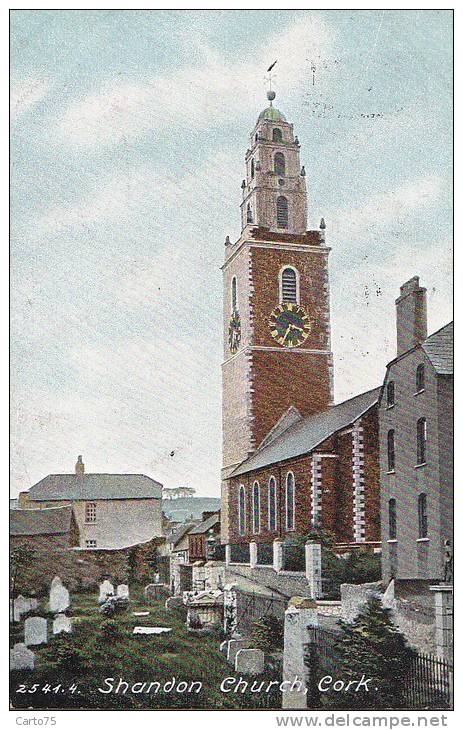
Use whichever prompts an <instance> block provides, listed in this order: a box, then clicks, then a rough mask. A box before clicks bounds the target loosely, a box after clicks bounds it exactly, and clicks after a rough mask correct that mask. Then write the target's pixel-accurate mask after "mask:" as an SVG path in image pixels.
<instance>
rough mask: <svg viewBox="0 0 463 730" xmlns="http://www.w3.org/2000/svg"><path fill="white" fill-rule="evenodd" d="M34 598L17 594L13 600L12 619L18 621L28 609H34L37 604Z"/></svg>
mask: <svg viewBox="0 0 463 730" xmlns="http://www.w3.org/2000/svg"><path fill="white" fill-rule="evenodd" d="M38 605H39V604H38V601H37V599H36V598H24V596H18V597H17V598H15V599H14V601H13V619H14V621H20V620H21V616H22V615H23V614H24V613H28V612H29V611H34V610H35V609H36V608H37V606H38Z"/></svg>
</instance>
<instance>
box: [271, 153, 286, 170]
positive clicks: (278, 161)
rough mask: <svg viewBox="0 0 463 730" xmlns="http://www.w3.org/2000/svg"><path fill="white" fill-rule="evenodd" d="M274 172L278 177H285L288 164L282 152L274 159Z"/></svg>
mask: <svg viewBox="0 0 463 730" xmlns="http://www.w3.org/2000/svg"><path fill="white" fill-rule="evenodd" d="M273 170H274V172H276V174H277V175H284V174H285V173H286V162H285V156H284V154H283V153H282V152H277V153H276V154H275V157H274V158H273Z"/></svg>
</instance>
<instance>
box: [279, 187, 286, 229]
mask: <svg viewBox="0 0 463 730" xmlns="http://www.w3.org/2000/svg"><path fill="white" fill-rule="evenodd" d="M277 227H278V228H287V227H288V200H287V199H286V198H285V196H284V195H280V196H279V197H278V198H277Z"/></svg>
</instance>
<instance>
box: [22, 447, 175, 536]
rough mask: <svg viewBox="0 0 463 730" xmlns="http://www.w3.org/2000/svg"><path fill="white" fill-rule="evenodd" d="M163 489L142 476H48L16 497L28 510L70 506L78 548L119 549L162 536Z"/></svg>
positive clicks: (79, 469)
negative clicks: (78, 539)
mask: <svg viewBox="0 0 463 730" xmlns="http://www.w3.org/2000/svg"><path fill="white" fill-rule="evenodd" d="M161 491H162V485H161V484H160V483H159V482H156V481H154V479H151V478H150V477H148V476H145V475H144V474H86V473H85V468H84V464H83V462H82V457H81V456H79V457H78V460H77V464H76V468H75V473H74V474H49V475H48V476H46V477H45V478H44V479H41V480H40V481H39V482H37V484H34V486H33V487H31V488H30V489H29V491H27V492H22V493H21V494H20V495H19V506H20V507H21V508H28V509H40V510H43V509H48V508H50V507H61V506H63V505H68V506H72V508H73V511H74V515H75V520H76V523H77V525H78V528H79V533H80V547H83V548H89V549H92V548H122V547H127V546H129V545H135V544H137V543H140V542H146V541H148V540H151V539H152V538H154V537H160V536H162V534H163V530H162V516H161V514H162V513H161Z"/></svg>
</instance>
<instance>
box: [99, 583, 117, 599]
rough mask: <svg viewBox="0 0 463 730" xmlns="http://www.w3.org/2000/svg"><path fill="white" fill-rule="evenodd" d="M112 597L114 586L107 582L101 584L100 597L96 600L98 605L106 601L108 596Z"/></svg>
mask: <svg viewBox="0 0 463 730" xmlns="http://www.w3.org/2000/svg"><path fill="white" fill-rule="evenodd" d="M113 595H114V586H113V584H112V583H110V581H109V580H104V581H103V583H101V585H100V595H99V598H98V603H100V604H101V603H105V601H106V599H107V598H108V597H109V596H113Z"/></svg>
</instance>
